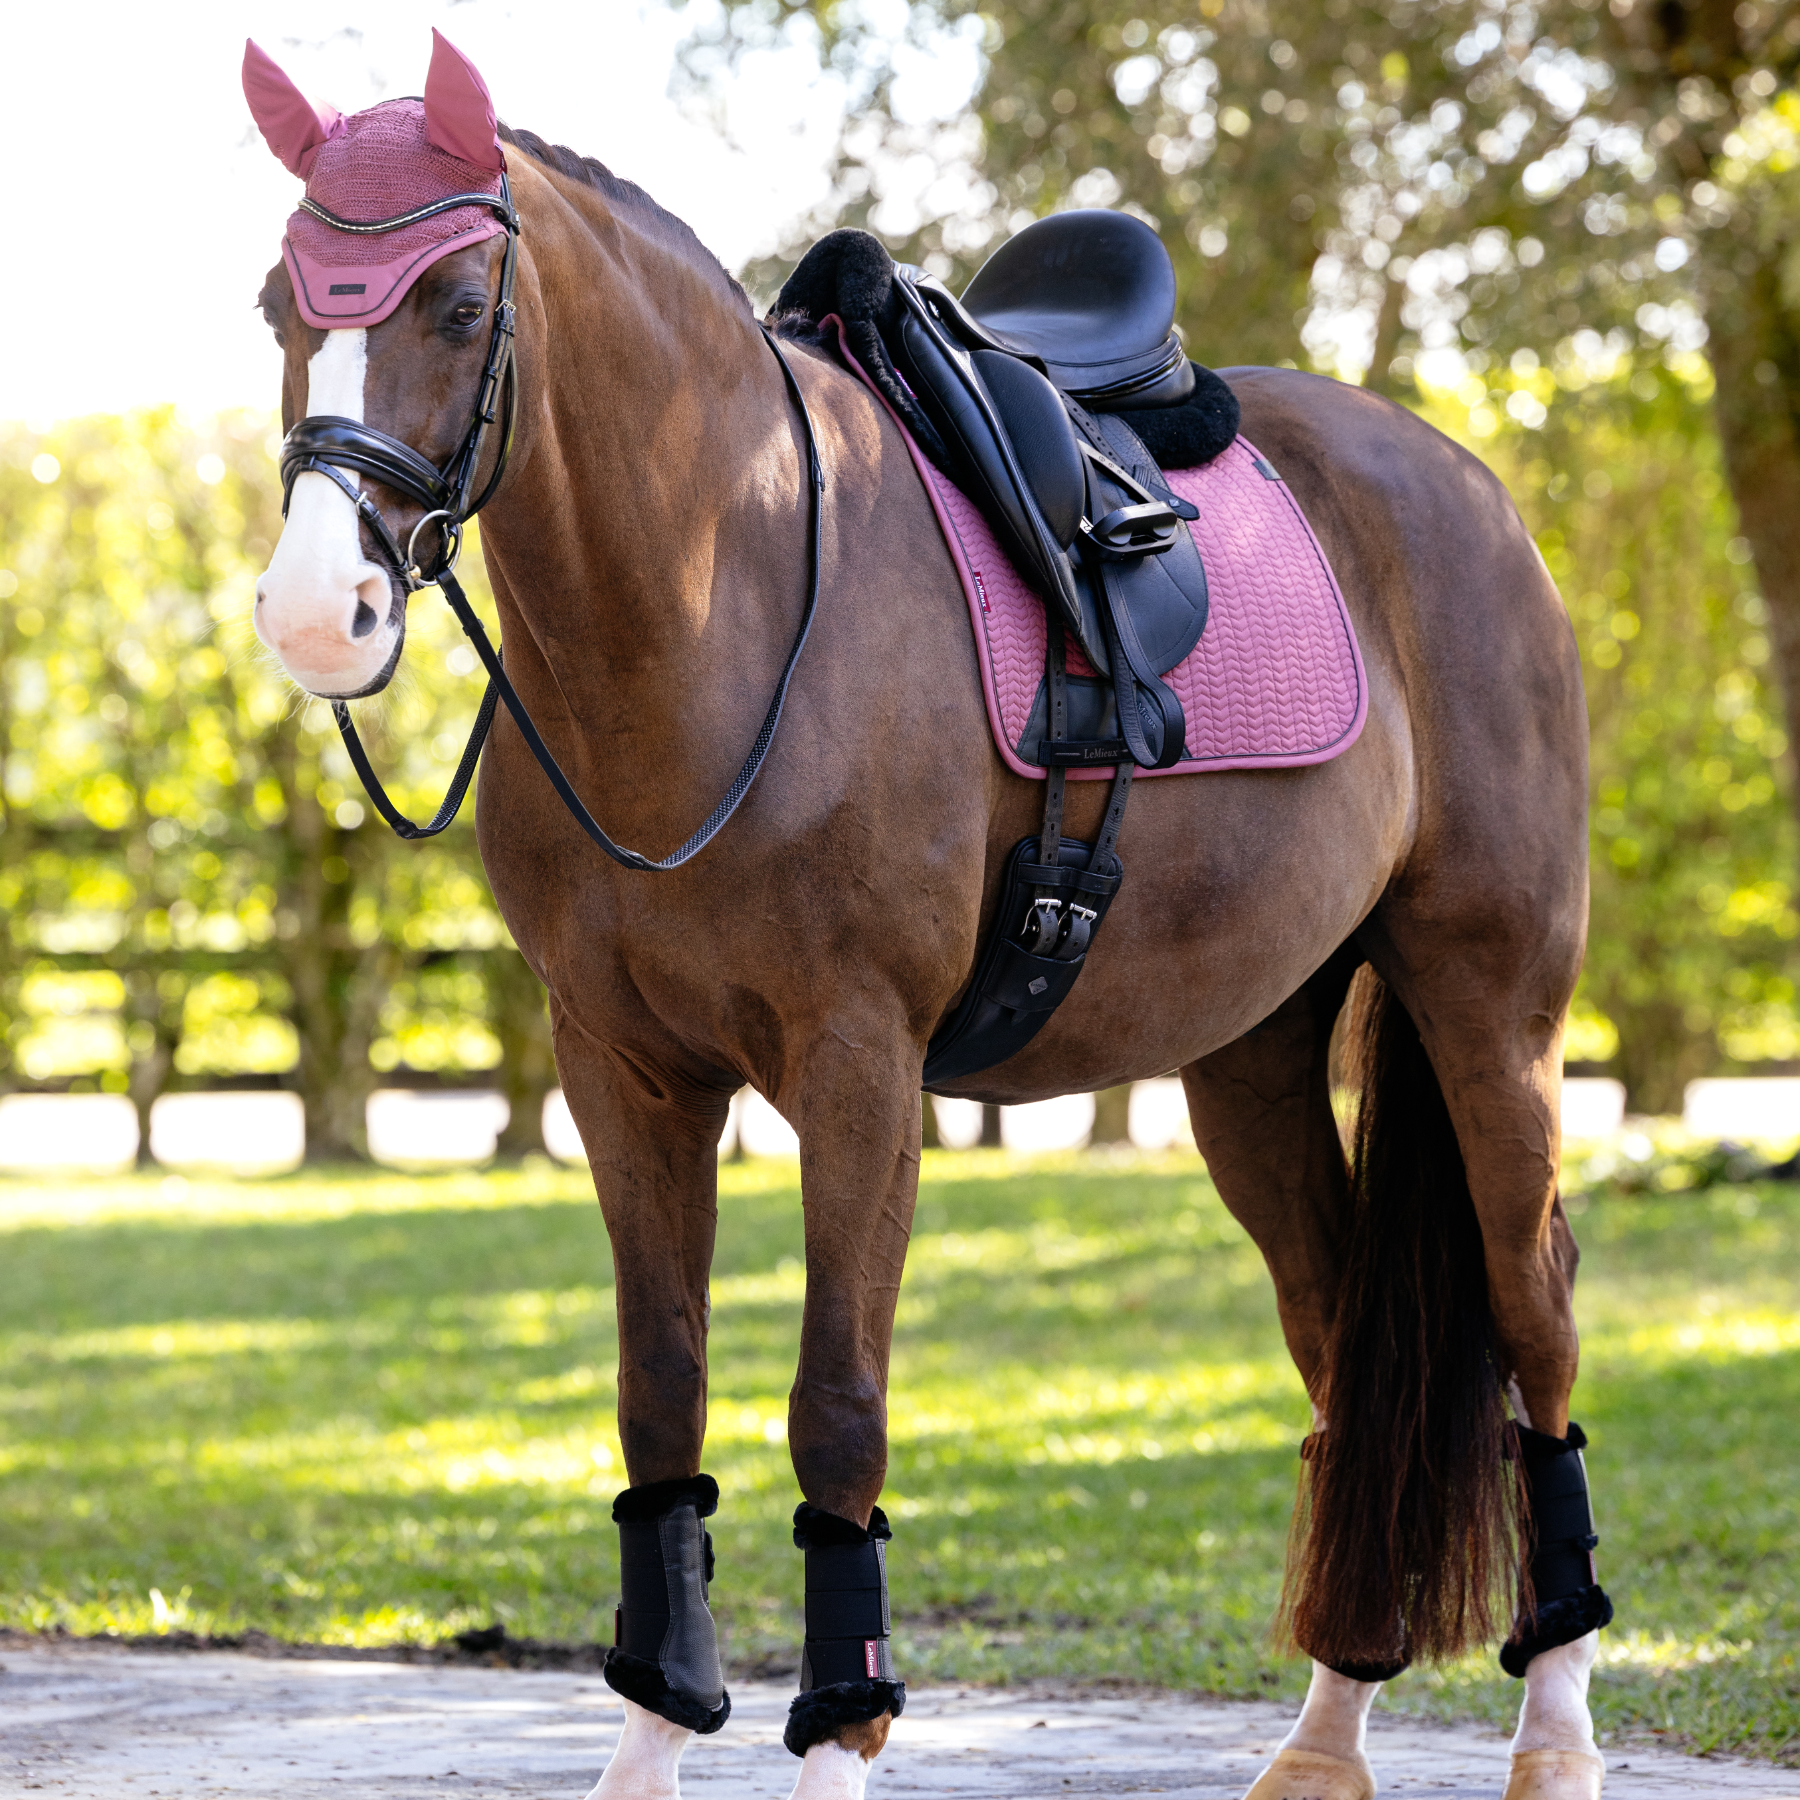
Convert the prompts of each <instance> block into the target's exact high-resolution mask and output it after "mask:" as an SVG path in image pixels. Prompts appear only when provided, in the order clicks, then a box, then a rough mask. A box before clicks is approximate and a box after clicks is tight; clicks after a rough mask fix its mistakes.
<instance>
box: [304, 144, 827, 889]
mask: <svg viewBox="0 0 1800 1800" xmlns="http://www.w3.org/2000/svg"><path fill="white" fill-rule="evenodd" d="M300 204H301V206H302V207H303V208H304V209H305V210H306V211H307V212H309V213H311V214H312V216H313V217H314V218H315V219H318V220H320V221H321V222H322V223H324V224H326V225H329V226H331V227H332V229H333V230H335V231H346V232H353V233H358V234H361V235H369V234H373V233H377V232H383V231H397V230H398V229H399V228H400V227H401V226H403V225H411V224H415V223H416V222H417V221H418V220H420V219H426V218H430V217H432V216H433V215H434V214H436V213H441V212H448V211H450V210H451V209H452V208H453V207H459V206H481V207H485V208H487V209H488V210H489V211H490V212H492V213H493V214H494V215H495V217H496V218H498V219H499V220H500V222H501V224H503V225H504V226H505V227H506V255H505V260H504V261H503V262H502V263H501V266H500V302H499V305H498V306H497V307H496V308H495V311H494V325H493V331H492V334H491V336H490V337H489V339H488V356H487V365H486V367H485V368H484V369H483V370H482V376H481V386H480V388H479V389H478V391H477V393H476V397H475V408H474V412H473V414H472V416H471V417H470V420H469V428H468V430H467V431H466V432H465V433H464V434H463V440H462V443H461V445H460V446H459V447H458V448H457V451H456V453H455V455H453V456H452V457H451V458H450V460H449V462H448V463H446V464H445V466H444V467H443V468H442V469H439V468H437V467H435V466H434V465H433V464H432V463H430V462H428V461H427V460H426V459H425V458H424V457H423V456H421V455H420V454H419V453H418V451H416V450H414V449H413V448H412V446H411V445H409V444H403V443H402V442H401V441H400V440H399V439H398V438H395V437H390V436H389V435H388V434H387V433H386V432H385V431H377V430H376V429H375V428H374V427H373V426H372V425H365V424H363V423H362V422H361V421H360V420H358V419H343V418H336V417H333V416H332V415H330V414H319V415H316V416H313V417H310V418H305V419H302V420H301V421H300V422H299V423H298V424H297V425H296V426H295V427H294V428H293V430H292V431H290V432H289V433H288V434H287V437H286V438H285V439H284V440H283V442H282V446H281V510H282V514H283V516H284V517H285V516H286V513H287V508H288V502H289V501H290V500H291V499H292V497H293V492H294V482H295V481H296V480H297V479H298V478H299V477H300V476H301V475H303V474H307V473H309V472H310V473H313V474H318V475H323V476H325V477H326V478H327V479H328V480H330V481H334V482H336V483H337V485H338V486H339V487H340V488H342V489H343V491H344V493H345V494H346V495H347V496H348V497H349V499H350V502H351V504H352V505H353V506H354V507H355V508H356V512H357V516H358V518H359V519H361V520H362V522H363V523H364V524H365V525H366V526H367V527H368V528H369V535H370V536H371V537H372V538H373V539H374V540H375V543H376V546H377V547H378V548H379V549H380V551H381V553H382V555H383V556H384V557H386V559H387V561H388V564H389V566H390V567H391V568H392V569H393V571H394V573H395V574H396V575H397V576H398V577H399V578H400V580H401V582H402V583H403V584H404V585H405V588H406V591H407V592H408V593H409V594H411V593H416V592H417V591H418V590H419V589H420V588H423V587H432V586H436V587H438V588H440V589H441V590H442V591H443V595H444V598H445V600H446V601H448V602H449V605H450V610H451V611H452V612H453V613H454V614H455V615H456V620H457V623H458V624H459V625H461V626H462V628H463V631H464V632H465V633H466V634H467V636H468V638H469V641H470V643H471V644H473V645H474V647H475V654H476V655H477V656H479V657H480V658H481V662H482V666H483V667H484V668H485V669H486V670H487V672H488V686H487V692H486V693H485V694H483V695H482V697H481V706H480V709H479V711H478V712H477V713H476V715H475V726H474V729H473V730H472V731H471V732H470V734H469V741H468V743H467V744H466V745H464V747H463V753H462V757H461V759H460V760H459V761H458V763H457V766H456V773H455V774H454V775H453V776H452V777H451V779H450V786H449V789H448V791H447V792H446V793H445V795H444V800H443V804H442V805H440V806H439V807H438V809H437V811H436V813H434V814H433V815H432V817H431V819H430V821H429V822H428V823H426V824H424V825H420V824H417V823H415V822H414V821H413V820H411V819H409V818H407V817H406V815H405V814H404V813H402V812H401V811H400V810H399V808H398V807H396V806H395V805H394V803H393V801H392V800H390V799H389V798H388V795H387V791H386V789H385V788H383V786H382V785H381V781H380V779H379V777H378V776H377V775H376V773H375V771H374V769H373V768H372V767H371V766H370V763H369V757H368V752H367V751H365V750H364V748H363V745H362V740H361V738H359V737H358V736H357V734H356V727H355V725H354V724H353V723H352V722H351V718H350V708H349V707H348V706H347V705H346V704H345V703H344V702H343V701H342V700H333V701H332V703H331V711H332V716H333V718H335V719H336V721H337V728H338V731H339V733H340V735H341V736H342V737H343V740H344V748H345V749H346V750H347V751H348V752H349V754H350V762H351V765H352V766H353V767H354V768H355V770H356V773H357V776H358V778H359V779H360V780H361V782H362V784H363V787H364V789H365V790H366V792H367V793H368V796H369V799H370V801H371V802H372V803H373V804H374V807H375V810H376V811H377V812H378V813H380V814H381V816H382V818H384V819H385V820H386V821H387V822H388V824H389V825H391V826H392V827H393V828H394V830H395V831H396V832H397V833H398V834H399V835H400V836H401V837H403V838H427V837H435V836H436V835H437V833H438V832H440V831H442V830H443V829H444V828H445V827H446V826H447V825H448V824H449V823H450V821H451V820H452V819H454V818H455V817H456V815H457V813H458V811H459V810H460V809H461V807H462V803H463V797H464V795H465V794H467V792H468V789H469V783H470V781H471V780H472V779H473V777H474V774H475V764H476V762H477V760H478V759H479V757H480V755H481V749H482V745H483V744H484V743H485V742H486V741H487V734H488V730H489V728H490V727H491V726H492V725H493V722H494V713H495V710H496V707H497V706H498V704H499V703H500V702H501V701H504V702H505V704H506V710H507V711H508V712H509V713H511V714H512V717H513V723H514V724H516V725H517V726H518V728H519V732H520V735H521V736H522V737H523V738H524V739H525V742H526V745H527V746H528V747H529V749H530V751H531V753H532V755H533V756H535V757H536V758H537V760H538V763H539V765H540V767H541V768H542V769H543V771H544V773H545V775H547V776H548V777H549V780H550V785H551V786H552V787H554V788H555V789H556V792H557V794H558V796H559V797H560V798H561V800H562V803H563V805H564V806H566V807H567V808H568V809H569V812H570V814H571V815H572V816H573V817H574V820H575V823H576V824H577V825H579V826H580V827H581V829H582V830H583V831H585V832H586V833H587V834H588V836H589V837H590V838H592V839H593V840H594V842H595V843H596V844H598V845H599V847H600V848H601V849H602V850H604V851H605V852H606V854H607V855H608V856H610V857H611V858H612V859H613V861H614V862H616V863H619V864H621V865H622V866H623V867H625V868H627V869H642V870H644V871H646V872H647V873H651V874H660V873H662V872H664V871H665V870H669V869H678V868H680V866H681V865H682V864H683V863H685V862H687V861H688V860H689V859H690V858H691V857H694V856H696V855H698V854H699V852H700V851H701V850H703V849H705V847H706V846H707V845H708V844H709V843H711V842H712V840H713V839H714V838H715V837H716V836H717V835H718V833H719V831H720V830H721V829H722V828H723V826H724V824H725V822H726V820H728V819H729V818H730V817H731V815H732V814H733V813H734V812H736V811H737V809H738V806H739V804H740V803H741V802H742V800H743V798H744V796H745V795H746V794H747V793H748V792H749V791H750V784H751V783H752V782H753V781H755V779H756V774H757V771H758V770H759V769H760V768H761V767H762V764H763V759H764V758H765V757H766V756H767V755H768V753H769V746H770V744H772V743H773V742H774V739H775V729H776V726H777V725H778V724H779V723H780V722H781V709H782V707H783V705H784V703H785V702H786V700H787V691H788V685H789V683H790V682H791V681H792V679H793V674H794V666H795V664H796V663H798V662H799V660H800V652H801V651H802V650H803V649H804V648H805V646H806V640H807V637H808V635H809V634H810V633H811V631H812V622H813V615H814V613H815V612H816V611H817V610H818V605H819V563H820V544H821V534H822V517H821V514H822V510H823V504H824V493H825V474H824V470H823V469H822V467H821V466H820V463H819V448H818V442H817V439H816V437H815V435H814V432H813V423H812V414H811V413H810V412H809V411H808V409H807V405H806V396H805V395H804V394H803V393H802V392H801V391H800V384H799V382H798V381H797V380H795V378H794V371H793V369H792V367H791V366H790V365H789V363H788V359H787V357H786V355H785V354H784V353H783V351H782V348H781V346H780V345H779V344H778V343H777V342H776V341H775V339H774V338H773V337H772V336H771V335H770V334H769V332H768V331H767V329H766V328H765V329H764V332H763V336H764V338H765V339H766V340H767V342H768V345H769V348H770V349H771V350H773V351H774V353H775V359H776V361H777V362H779V363H780V364H781V372H782V375H783V377H784V378H785V379H786V382H787V387H788V392H789V393H790V394H791V395H792V396H793V399H794V404H795V406H796V407H797V408H798V409H799V413H800V425H801V435H802V437H803V438H804V440H805V444H806V477H807V483H808V487H809V489H810V497H809V515H810V518H809V531H808V548H807V584H806V605H805V607H804V609H803V611H802V612H801V615H800V628H799V630H798V631H797V632H796V633H795V636H794V646H793V648H792V649H791V650H790V651H789V652H788V658H787V663H786V665H785V666H784V667H783V669H782V671H781V679H780V681H779V682H778V683H777V684H776V688H775V697H774V698H773V699H772V700H771V701H770V703H769V710H768V712H767V713H766V714H765V715H764V716H763V722H762V726H761V728H760V729H759V730H758V732H757V734H756V741H755V742H754V743H753V744H752V745H751V747H750V754H749V755H748V756H747V757H746V758H745V759H744V764H743V767H742V768H740V769H739V770H738V772H737V774H736V776H735V777H733V779H732V783H731V785H730V787H728V788H727V789H726V790H725V794H724V796H723V798H722V799H721V800H720V801H719V804H718V805H717V806H715V807H714V808H713V810H712V812H711V813H710V814H709V815H708V816H707V818H706V820H705V822H704V823H703V824H702V825H701V826H700V828H699V829H698V830H697V831H696V832H695V833H694V834H693V836H692V837H690V838H689V839H688V840H687V842H686V843H685V844H683V845H682V846H681V847H680V848H679V849H678V850H676V851H674V852H673V853H672V854H671V855H669V856H665V857H663V858H662V860H661V861H659V862H653V861H652V860H651V859H650V858H649V857H647V856H644V855H642V854H641V853H640V852H638V851H636V850H631V849H627V848H626V847H625V846H624V845H623V844H618V843H615V842H614V841H613V840H612V839H611V838H610V837H608V836H607V834H606V833H605V832H604V831H603V830H602V829H601V828H600V826H599V825H598V824H597V823H596V822H595V820H594V817H593V815H592V814H591V813H590V812H589V811H588V809H587V807H586V806H584V805H583V804H582V801H581V797H580V795H579V794H577V793H576V792H575V789H574V787H573V786H572V785H571V783H570V781H569V778H568V777H567V776H566V775H565V774H564V773H563V771H562V769H561V767H560V766H559V765H558V763H557V761H556V758H555V757H554V756H552V755H551V753H550V748H549V746H548V745H547V744H546V743H545V742H544V740H543V738H542V736H541V735H540V734H539V732H538V729H537V727H536V726H535V725H534V724H533V723H532V721H531V715H530V714H529V713H528V712H527V711H526V710H525V702H524V701H523V700H521V699H520V698H519V695H518V691H517V690H516V689H515V688H514V687H513V684H512V681H511V679H510V678H509V677H508V675H507V673H506V670H505V669H504V667H502V665H501V660H500V652H499V651H498V650H496V649H495V648H494V645H493V642H492V641H491V640H490V639H489V637H488V634H487V632H486V630H485V629H484V628H483V626H482V623H481V621H480V619H479V618H477V617H476V615H475V609H474V608H473V607H472V606H470V604H469V600H468V596H467V595H466V594H465V593H464V592H463V590H462V584H461V583H460V582H459V581H458V580H457V579H456V574H455V569H456V563H457V559H458V558H459V557H460V556H461V554H462V528H463V526H464V525H465V524H466V523H467V522H468V520H470V519H471V518H473V517H474V515H475V514H476V513H478V512H479V511H480V510H481V509H482V507H484V506H485V505H486V504H487V502H488V500H489V498H490V497H491V496H492V494H493V492H494V490H495V488H497V487H498V486H499V485H500V477H501V475H502V474H503V473H504V472H505V470H506V459H507V456H508V453H509V452H510V451H511V449H512V433H513V422H514V417H515V415H516V412H517V409H518V376H517V371H516V369H515V367H514V360H513V331H514V308H513V282H514V278H515V276H516V274H517V270H518V254H519V215H518V213H517V211H516V210H515V208H514V206H513V203H512V189H511V186H510V185H509V183H508V182H507V179H506V177H505V175H502V176H501V177H500V192H499V194H498V195H494V194H453V195H451V196H450V197H449V198H448V199H444V200H435V201H433V202H432V203H431V204H430V205H428V206H422V207H419V208H416V209H415V210H414V211H412V212H409V213H402V214H401V215H399V216H398V217H397V218H392V219H377V220H372V221H367V222H358V221H355V220H351V219H340V218H339V217H338V216H337V214H335V213H333V212H328V211H327V210H326V209H325V208H324V207H322V206H320V205H318V204H317V203H316V202H314V201H312V200H302V201H301V202H300ZM503 400H504V406H505V419H506V423H505V427H504V430H503V432H502V435H501V439H500V452H499V455H498V456H496V457H495V459H494V472H493V474H492V475H490V476H489V477H488V479H487V483H486V485H485V486H484V487H483V488H482V490H481V492H480V493H479V494H478V495H476V496H475V498H474V499H473V500H471V499H470V494H471V492H472V490H473V488H474V484H475V476H476V472H477V470H478V469H479V468H480V466H481V453H482V449H483V447H484V445H485V443H486V440H487V433H488V428H489V427H490V426H492V425H493V424H495V423H496V421H497V420H498V419H499V417H500V410H501V405H502V401H503ZM346 469H355V470H356V471H357V472H358V473H359V474H363V475H368V476H370V477H372V478H373V479H374V480H376V481H378V482H380V483H381V484H382V485H383V486H385V487H390V488H392V489H394V491H395V492H396V493H401V494H405V495H407V496H408V497H409V498H410V499H413V500H416V501H417V502H418V503H419V504H420V505H421V506H423V507H424V508H425V509H426V512H425V516H424V517H423V518H422V519H420V520H419V522H418V523H417V524H416V525H415V526H414V527H413V529H412V532H411V534H410V535H409V537H408V538H407V541H406V547H405V549H404V550H403V549H402V548H401V546H400V541H399V539H398V538H397V537H396V536H395V535H394V531H393V528H392V527H391V526H390V525H389V524H388V522H387V520H386V519H385V518H384V517H383V516H382V514H381V510H380V508H379V507H377V506H376V505H375V503H374V501H372V500H371V499H370V498H369V496H368V495H367V494H366V493H364V492H363V491H362V489H361V488H360V487H359V486H358V485H357V483H356V482H354V481H352V480H351V479H350V478H349V477H348V476H347V475H346V474H344V472H343V471H344V470H346ZM432 524H435V525H436V526H437V528H438V550H437V556H436V559H435V560H434V561H433V563H432V564H431V566H430V567H429V568H427V567H426V566H425V565H424V564H423V562H422V561H421V560H420V558H419V555H418V543H419V533H420V532H421V531H423V530H424V529H425V527H426V526H427V525H432Z"/></svg>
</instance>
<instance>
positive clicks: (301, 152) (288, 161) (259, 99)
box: [244, 38, 344, 180]
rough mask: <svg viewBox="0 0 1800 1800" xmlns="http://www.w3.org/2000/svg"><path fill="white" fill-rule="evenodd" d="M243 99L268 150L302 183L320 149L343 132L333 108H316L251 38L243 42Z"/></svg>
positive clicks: (339, 119) (340, 120) (342, 124)
mask: <svg viewBox="0 0 1800 1800" xmlns="http://www.w3.org/2000/svg"><path fill="white" fill-rule="evenodd" d="M244 98H245V99H246V100H248V101H249V102H250V116H251V117H252V118H253V119H255V121H256V124H257V129H258V130H259V131H261V133H262V134H263V137H264V139H265V140H266V141H267V143H268V146H269V148H270V149H271V150H273V151H274V152H275V154H276V156H278V157H279V158H280V159H281V162H282V164H283V165H284V166H285V167H286V168H287V169H288V170H289V171H290V172H291V173H292V174H295V175H298V176H299V177H300V178H301V179H302V180H304V179H305V178H306V177H307V176H308V175H310V174H311V173H312V166H313V159H314V158H315V157H316V156H317V155H318V154H319V147H320V145H322V144H324V143H325V142H327V141H328V140H329V139H331V138H334V137H337V136H339V135H340V134H341V133H342V131H343V129H344V121H343V120H342V119H341V118H340V117H339V116H338V113H337V111H336V109H335V108H333V107H330V106H327V107H325V108H323V109H320V108H317V107H315V106H314V105H313V103H312V102H311V101H310V100H308V99H307V97H306V96H305V95H304V94H303V93H301V91H300V90H299V89H298V88H297V87H295V86H294V84H293V83H292V82H291V81H290V80H288V78H287V76H286V75H284V74H283V73H282V71H281V67H280V65H279V64H278V63H277V62H276V61H275V59H274V58H273V57H272V56H270V55H269V54H268V52H267V51H265V50H263V49H262V48H260V47H259V46H258V45H257V44H256V43H255V42H254V40H252V39H250V38H246V39H245V40H244Z"/></svg>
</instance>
